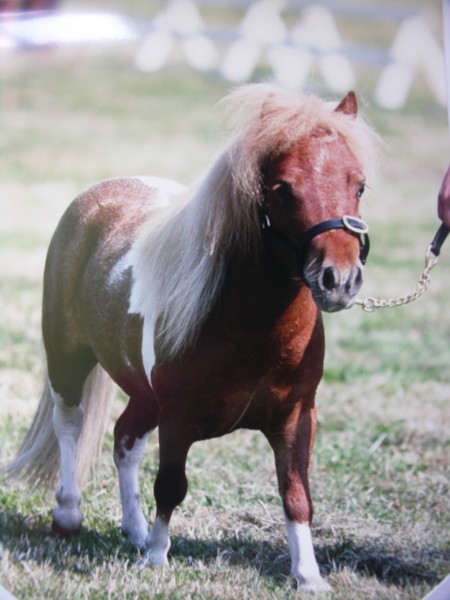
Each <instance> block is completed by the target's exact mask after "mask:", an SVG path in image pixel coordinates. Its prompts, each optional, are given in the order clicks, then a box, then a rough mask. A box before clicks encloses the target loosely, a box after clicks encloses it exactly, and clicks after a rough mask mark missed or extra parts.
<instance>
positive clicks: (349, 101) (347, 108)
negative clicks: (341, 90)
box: [335, 92, 358, 117]
mask: <svg viewBox="0 0 450 600" xmlns="http://www.w3.org/2000/svg"><path fill="white" fill-rule="evenodd" d="M335 110H336V111H337V112H343V113H344V114H345V115H348V116H349V117H356V115H357V114H358V100H357V99H356V94H355V92H349V93H348V94H347V95H346V96H345V98H344V99H343V100H341V102H339V104H338V106H337V107H336V108H335Z"/></svg>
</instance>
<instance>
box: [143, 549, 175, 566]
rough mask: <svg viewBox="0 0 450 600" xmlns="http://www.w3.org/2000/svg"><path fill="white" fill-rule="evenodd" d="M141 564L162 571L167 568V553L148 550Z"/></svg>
mask: <svg viewBox="0 0 450 600" xmlns="http://www.w3.org/2000/svg"><path fill="white" fill-rule="evenodd" d="M139 564H141V565H143V566H146V567H156V568H159V569H162V568H164V567H167V565H168V564H169V561H168V560H167V553H166V552H160V551H157V550H146V552H145V555H144V557H143V558H142V559H141V560H140V561H139Z"/></svg>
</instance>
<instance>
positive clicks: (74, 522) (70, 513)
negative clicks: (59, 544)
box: [52, 507, 83, 538]
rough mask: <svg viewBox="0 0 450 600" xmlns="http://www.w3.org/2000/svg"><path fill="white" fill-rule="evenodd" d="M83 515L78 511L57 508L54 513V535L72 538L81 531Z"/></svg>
mask: <svg viewBox="0 0 450 600" xmlns="http://www.w3.org/2000/svg"><path fill="white" fill-rule="evenodd" d="M82 521H83V515H82V513H81V512H80V511H79V510H78V509H76V510H74V509H66V508H61V507H57V508H55V510H54V511H53V522H52V533H55V534H57V535H60V536H62V537H66V538H67V537H72V536H74V535H78V534H79V533H80V531H81V523H82Z"/></svg>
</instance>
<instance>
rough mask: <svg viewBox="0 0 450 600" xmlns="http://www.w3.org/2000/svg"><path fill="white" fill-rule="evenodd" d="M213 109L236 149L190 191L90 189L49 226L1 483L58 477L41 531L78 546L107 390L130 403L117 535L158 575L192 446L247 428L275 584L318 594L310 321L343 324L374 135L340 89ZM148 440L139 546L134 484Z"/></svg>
mask: <svg viewBox="0 0 450 600" xmlns="http://www.w3.org/2000/svg"><path fill="white" fill-rule="evenodd" d="M227 105H228V107H229V111H230V115H231V116H232V118H233V121H234V133H233V135H232V137H231V141H230V142H229V144H228V145H227V146H226V148H225V149H223V150H222V152H220V153H219V155H218V156H217V158H216V159H215V160H214V162H213V163H212V165H211V167H210V168H209V170H208V171H207V172H206V174H205V176H204V177H203V178H201V180H200V181H199V183H198V184H197V185H195V186H193V187H192V188H190V189H184V188H183V187H182V186H180V185H178V184H176V183H174V182H170V181H167V180H163V179H158V178H148V179H147V178H121V179H113V180H108V181H103V182H101V183H98V184H97V185H94V186H93V187H91V188H89V189H88V190H87V191H85V192H83V193H82V194H81V195H79V196H78V197H77V198H76V199H75V200H74V201H73V202H72V204H71V205H70V206H69V208H68V209H67V211H66V212H65V214H64V215H63V217H62V219H61V221H60V223H59V225H58V227H57V229H56V232H55V234H54V236H53V239H52V241H51V244H50V248H49V251H48V256H47V261H46V266H45V276H44V299H43V337H44V344H45V350H46V356H47V366H48V379H47V384H46V387H45V390H44V393H43V395H42V397H41V401H40V404H39V407H38V409H37V412H36V415H35V417H34V421H33V423H32V425H31V428H30V430H29V432H28V434H27V436H26V438H25V440H24V442H23V445H22V447H21V449H20V451H19V454H18V456H17V458H16V459H15V461H14V462H13V463H12V464H10V465H9V467H8V468H7V469H8V471H7V472H8V473H9V474H12V475H17V474H22V475H24V476H26V477H27V478H28V479H29V480H31V481H33V482H36V481H46V480H47V481H48V480H49V479H50V478H52V477H53V476H54V475H55V474H56V473H57V470H58V463H59V464H60V481H59V484H58V488H57V492H56V500H57V507H56V508H55V510H54V512H53V527H54V529H55V530H56V531H58V532H62V533H65V534H72V533H74V532H76V531H78V530H79V528H80V526H81V522H82V513H81V511H80V502H81V492H80V488H79V479H80V477H82V475H83V474H85V473H86V472H87V465H88V464H89V463H90V461H91V460H92V459H93V457H94V456H95V455H96V454H97V453H98V450H99V449H100V448H101V443H102V437H103V432H104V429H105V424H106V421H107V406H108V402H109V399H110V395H111V389H112V388H111V383H112V381H114V382H115V383H117V384H118V385H119V386H120V387H121V388H122V389H123V390H124V391H125V393H126V394H127V395H128V396H129V398H130V401H129V404H128V405H127V407H126V409H125V411H124V413H123V414H122V416H121V417H120V418H119V420H118V421H117V423H116V425H115V430H114V436H115V447H114V460H115V464H116V466H117V470H118V476H119V483H120V493H121V501H122V507H123V520H122V530H123V532H124V533H125V534H126V535H127V536H128V538H129V539H130V541H131V542H132V543H133V544H135V545H136V546H138V547H139V548H143V549H144V552H145V559H146V561H148V563H151V564H153V565H164V564H166V562H167V554H168V551H169V546H170V539H169V520H170V518H171V515H172V512H173V510H174V508H175V507H176V506H177V505H178V504H180V503H181V502H182V500H183V498H184V497H185V494H186V491H187V479H186V475H185V464H186V458H187V455H188V451H189V448H190V446H191V445H192V444H193V442H196V441H198V440H202V439H207V438H212V437H216V436H222V435H225V434H227V433H230V432H232V431H234V430H235V429H237V428H241V427H245V428H250V429H256V430H260V431H261V432H262V433H263V434H264V435H265V436H266V438H267V439H268V441H269V443H270V445H271V447H272V448H273V451H274V454H275V462H276V469H277V476H278V482H279V490H280V494H281V497H282V501H283V508H284V514H285V518H286V525H287V534H288V541H289V549H290V554H291V559H292V568H291V575H292V576H293V577H294V578H295V579H296V580H297V581H298V582H299V583H300V585H301V586H303V587H304V588H305V589H310V590H321V589H324V588H326V587H327V586H326V584H325V583H324V581H323V580H322V578H321V576H320V573H319V569H318V566H317V563H316V559H315V556H314V550H313V545H312V540H311V530H310V525H311V519H312V503H311V497H310V492H309V485H308V468H309V462H310V454H311V450H312V446H313V442H314V435H315V431H316V409H315V403H314V398H315V393H316V388H317V385H318V383H319V381H320V379H321V376H322V367H323V357H324V333H323V326H322V319H321V312H320V311H321V310H325V311H337V310H340V309H345V308H348V307H350V306H351V305H352V302H353V299H354V297H355V294H356V293H357V291H358V289H359V288H360V285H361V282H362V263H363V262H364V258H365V254H366V253H367V249H368V247H367V241H368V240H367V236H366V234H367V229H366V226H365V224H364V222H362V221H361V220H360V219H359V200H360V196H361V194H362V192H363V189H364V182H365V179H366V171H367V169H369V168H370V167H371V165H372V163H373V160H374V147H375V138H376V136H375V135H374V133H373V132H372V130H371V129H370V128H369V127H368V126H367V125H366V124H365V123H364V122H363V121H362V120H361V118H360V117H359V116H358V115H357V104H356V98H355V95H354V94H353V93H352V92H351V93H350V94H348V96H347V97H346V98H345V99H344V100H343V101H342V102H341V103H340V104H339V105H338V106H337V107H335V106H331V105H330V104H328V103H326V102H324V101H322V100H321V99H319V98H316V97H312V96H310V97H309V96H305V95H301V94H294V93H291V92H286V91H282V90H280V89H278V88H276V87H274V86H271V85H268V84H255V85H250V86H244V87H242V88H240V89H238V90H236V91H235V92H233V93H232V94H231V95H230V96H229V97H228V99H227ZM156 427H158V428H159V444H160V465H159V471H158V475H157V477H156V482H155V488H154V492H155V499H156V517H155V520H154V522H153V525H152V527H151V529H150V531H148V528H147V522H146V519H145V518H144V514H143V511H142V509H141V506H140V502H139V496H138V467H139V463H140V462H141V460H142V457H143V455H144V451H145V444H146V441H147V439H148V437H149V435H150V432H151V431H152V430H153V429H155V428H156ZM77 478H78V483H77Z"/></svg>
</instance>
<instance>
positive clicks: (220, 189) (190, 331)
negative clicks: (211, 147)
mask: <svg viewBox="0 0 450 600" xmlns="http://www.w3.org/2000/svg"><path fill="white" fill-rule="evenodd" d="M221 104H222V106H223V107H224V108H225V110H226V113H227V114H228V116H229V121H230V123H231V136H230V140H229V141H228V143H227V144H226V145H225V147H224V148H223V149H222V150H221V151H220V152H219V154H218V155H217V157H216V159H215V160H214V161H213V163H212V165H211V167H210V168H209V169H208V170H207V172H206V174H205V175H204V176H203V177H202V178H200V180H199V181H198V182H197V183H196V184H195V185H193V186H192V187H191V188H190V189H189V190H188V192H187V193H186V194H185V195H183V196H182V197H180V198H179V199H178V200H176V201H175V202H174V203H173V204H172V205H171V206H170V207H169V208H167V209H166V210H164V211H163V212H162V213H161V214H160V215H159V216H158V217H156V218H155V219H153V220H152V221H151V222H150V223H149V224H147V225H145V226H144V227H143V229H142V231H141V233H140V235H139V238H138V240H137V242H136V244H135V246H134V248H133V250H132V253H133V256H134V261H133V263H134V269H135V273H134V275H135V283H134V288H133V295H132V298H131V302H130V304H131V308H132V310H135V311H136V312H138V313H140V314H142V315H143V316H144V317H145V319H146V322H147V323H149V322H151V323H153V324H154V326H155V328H156V333H157V336H156V347H157V348H158V351H159V352H160V353H161V356H163V357H164V358H169V357H174V356H175V355H177V354H179V353H180V352H182V351H183V349H185V348H186V347H187V346H189V345H190V344H191V343H192V342H193V341H194V340H195V338H196V336H197V334H198V332H199V329H200V327H201V325H202V323H203V322H204V320H205V318H206V317H207V315H208V314H209V313H210V311H211V309H212V307H213V305H214V302H215V301H216V299H217V297H218V294H219V292H220V289H221V285H222V282H223V280H224V275H225V271H226V268H227V260H228V257H229V256H230V254H231V253H232V252H240V253H242V254H243V255H247V256H249V257H250V256H253V257H256V256H257V254H258V248H259V244H260V223H259V218H258V207H259V206H260V204H261V202H262V199H263V181H262V168H263V165H264V164H265V163H266V162H267V161H268V160H270V159H271V157H274V156H275V155H278V154H280V153H285V152H289V150H291V149H292V147H293V146H294V145H295V144H298V143H299V142H300V141H301V140H302V139H303V138H306V137H308V136H309V135H311V134H312V132H314V131H315V130H317V129H318V128H321V129H323V130H325V131H327V133H328V135H329V136H330V137H335V136H336V135H338V134H340V135H342V136H343V138H344V139H345V140H346V142H347V144H348V146H349V147H350V149H351V150H352V152H353V154H354V155H355V157H356V158H357V160H358V161H359V162H360V164H361V166H362V168H363V170H364V172H365V173H366V176H367V177H370V176H371V174H372V172H373V167H374V165H375V163H376V154H377V150H376V147H377V136H376V134H375V133H374V132H373V130H372V129H371V128H370V127H369V126H368V125H367V123H366V122H365V121H364V120H363V119H361V117H359V116H358V117H356V118H353V117H349V116H347V115H345V114H343V113H340V112H336V111H334V108H335V106H336V105H335V104H331V103H327V102H325V101H324V100H322V99H320V98H317V97H315V96H307V95H304V94H299V93H293V92H290V91H286V90H282V89H280V88H278V87H276V86H274V85H271V84H251V85H247V86H243V87H240V88H238V89H237V90H236V91H234V92H232V93H231V94H230V95H228V96H227V97H226V98H225V99H224V100H222V102H221ZM137 273H139V275H140V278H141V279H140V280H139V279H138V277H137V276H136V275H137ZM144 279H145V281H144Z"/></svg>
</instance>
